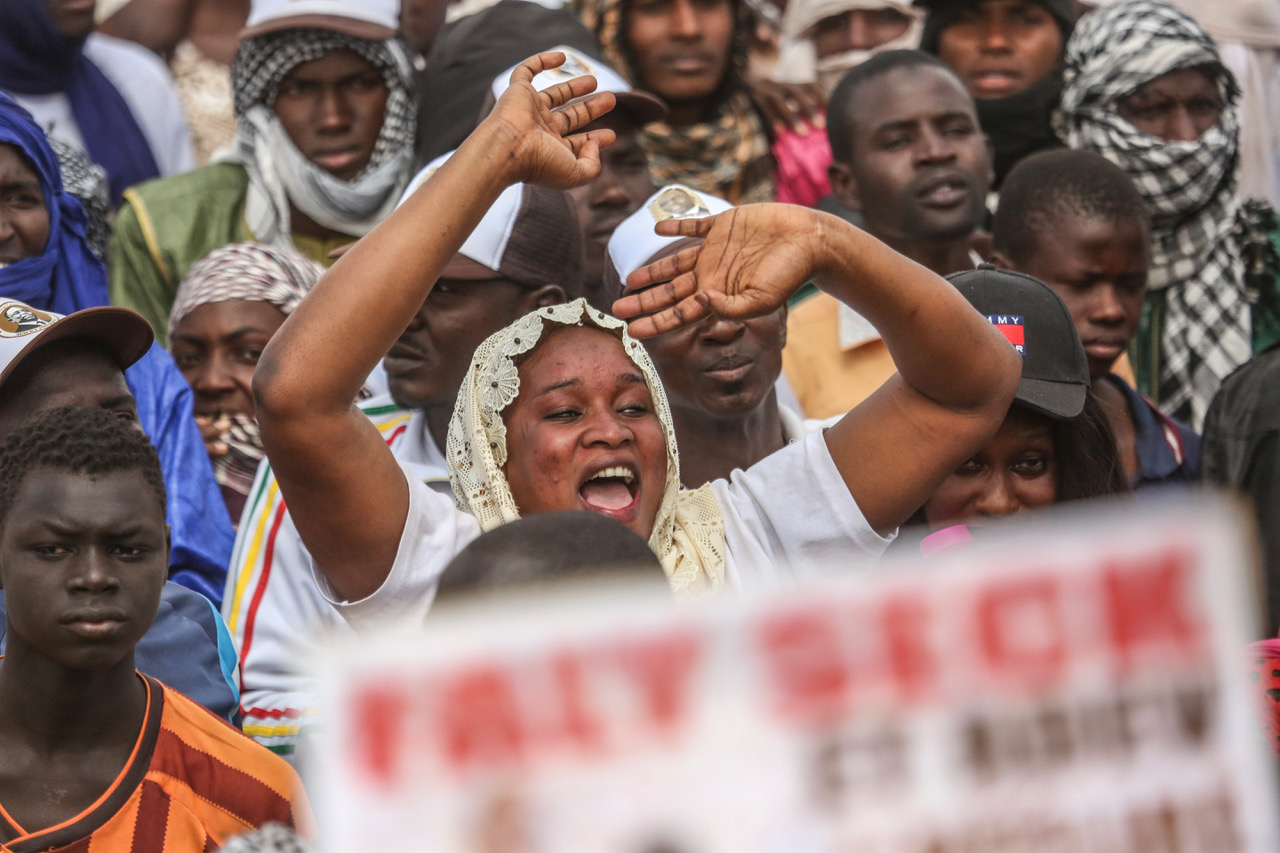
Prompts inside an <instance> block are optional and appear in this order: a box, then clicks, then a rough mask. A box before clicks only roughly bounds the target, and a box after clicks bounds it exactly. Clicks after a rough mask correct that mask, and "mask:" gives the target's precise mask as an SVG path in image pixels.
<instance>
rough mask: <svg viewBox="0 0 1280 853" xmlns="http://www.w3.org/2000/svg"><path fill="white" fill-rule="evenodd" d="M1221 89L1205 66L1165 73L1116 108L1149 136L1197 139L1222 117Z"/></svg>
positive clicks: (1124, 117) (1185, 140)
mask: <svg viewBox="0 0 1280 853" xmlns="http://www.w3.org/2000/svg"><path fill="white" fill-rule="evenodd" d="M1222 106H1223V105H1222V93H1221V92H1219V91H1218V84H1217V83H1215V82H1214V80H1213V77H1211V76H1210V74H1209V72H1208V71H1207V70H1206V69H1203V68H1183V69H1181V70H1179V71H1170V72H1169V73H1168V74H1162V75H1160V76H1159V77H1157V78H1155V79H1154V80H1152V81H1151V82H1149V83H1147V84H1146V85H1145V86H1141V87H1139V88H1138V90H1137V91H1135V92H1133V93H1131V94H1129V95H1126V96H1125V97H1124V98H1121V99H1120V101H1119V103H1117V104H1116V112H1118V113H1119V114H1120V117H1121V118H1123V119H1124V120H1125V121H1127V122H1129V123H1130V124H1132V125H1133V126H1134V127H1135V128H1137V129H1138V130H1139V131H1140V132H1142V133H1145V134H1147V135H1148V136H1157V137H1159V138H1161V139H1163V140H1165V141H1166V142H1195V141H1196V140H1197V139H1199V138H1200V137H1201V136H1202V135H1204V132H1205V131H1206V130H1208V129H1209V128H1211V127H1213V126H1214V125H1215V124H1217V123H1218V122H1219V121H1220V120H1221V119H1222Z"/></svg>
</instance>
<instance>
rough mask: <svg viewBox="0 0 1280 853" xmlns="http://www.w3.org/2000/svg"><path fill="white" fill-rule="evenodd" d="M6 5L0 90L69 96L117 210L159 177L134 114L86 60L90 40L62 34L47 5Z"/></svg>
mask: <svg viewBox="0 0 1280 853" xmlns="http://www.w3.org/2000/svg"><path fill="white" fill-rule="evenodd" d="M3 2H4V11H3V12H0V89H2V90H4V91H6V92H11V93H14V94H18V95H51V94H54V93H58V92H61V93H63V94H65V95H66V96H67V100H68V101H70V103H71V114H72V115H73V116H74V117H75V120H76V126H77V127H78V128H79V129H80V137H81V138H82V139H83V140H84V145H85V148H86V149H87V151H88V154H89V159H91V160H93V162H95V163H97V164H98V165H99V166H101V167H102V168H103V169H105V170H106V172H107V179H108V181H109V182H110V184H111V206H112V208H113V209H114V208H115V207H116V206H118V205H119V204H120V198H121V196H122V195H123V194H124V191H125V190H126V189H128V188H129V187H131V186H133V185H134V184H140V183H142V182H143V181H146V180H150V179H151V178H155V177H158V176H159V175H160V167H159V166H157V165H156V159H155V155H154V154H152V152H151V145H150V143H148V142H147V138H146V136H145V135H143V133H142V128H140V127H139V126H138V122H137V121H136V120H135V119H134V117H133V111H132V110H131V109H130V108H129V104H128V103H127V102H126V101H125V99H124V96H123V95H121V94H120V92H119V91H118V90H117V89H116V87H115V86H114V85H112V83H111V81H110V80H108V79H107V77H106V75H105V74H103V73H102V71H101V70H100V69H99V68H98V66H96V65H94V64H93V63H92V62H90V61H89V59H88V58H87V57H86V56H85V55H84V42H85V39H84V38H76V39H69V38H65V37H64V36H63V35H62V34H61V33H59V32H58V28H57V26H56V25H55V24H54V21H53V13H52V12H51V11H50V10H49V4H48V0H3Z"/></svg>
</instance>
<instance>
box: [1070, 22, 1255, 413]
mask: <svg viewBox="0 0 1280 853" xmlns="http://www.w3.org/2000/svg"><path fill="white" fill-rule="evenodd" d="M1187 68H1203V69H1206V70H1208V71H1209V73H1211V74H1212V75H1213V77H1214V78H1215V81H1216V82H1217V84H1218V87H1219V90H1220V92H1221V96H1222V102H1223V108H1222V117H1221V118H1220V119H1219V121H1218V124H1216V125H1215V126H1214V127H1212V128H1210V129H1209V130H1207V131H1206V132H1205V133H1204V134H1203V135H1202V136H1201V137H1200V139H1198V140H1196V141H1195V142H1167V141H1165V140H1164V139H1161V138H1158V137H1153V136H1148V135H1146V134H1144V133H1142V132H1140V131H1139V130H1138V129H1137V128H1135V127H1134V126H1133V125H1132V124H1130V123H1129V122H1128V121H1127V120H1125V119H1124V118H1121V116H1120V115H1119V113H1118V112H1117V105H1118V103H1119V102H1120V101H1122V100H1123V99H1124V98H1125V97H1126V96H1128V95H1130V94H1132V93H1133V92H1134V91H1135V90H1136V89H1138V88H1140V87H1141V86H1144V85H1145V84H1147V83H1149V82H1151V81H1152V80H1154V79H1155V78H1157V77H1160V76H1162V75H1164V74H1168V73H1170V72H1172V71H1178V70H1182V69H1187ZM1238 96H1239V89H1238V88H1237V86H1236V84H1235V80H1234V78H1232V76H1231V74H1230V72H1229V71H1227V70H1226V68H1225V67H1223V65H1222V61H1221V59H1220V57H1219V55H1218V51H1217V48H1216V47H1215V46H1214V44H1213V41H1212V40H1211V39H1210V38H1209V35H1208V34H1207V33H1205V31H1204V30H1203V29H1201V28H1200V26H1199V25H1198V24H1196V22H1195V21H1194V20H1192V19H1191V18H1190V17H1188V16H1187V15H1186V14H1185V13H1183V12H1181V11H1179V10H1178V9H1176V8H1174V7H1172V6H1170V5H1168V4H1167V3H1163V2H1159V0H1126V2H1122V3H1117V4H1115V5H1113V6H1108V7H1105V8H1102V9H1099V10H1098V11H1096V12H1094V13H1093V14H1091V15H1089V16H1088V17H1087V18H1085V19H1084V20H1082V21H1081V22H1080V24H1079V25H1078V26H1077V27H1076V30H1075V33H1074V34H1073V35H1072V37H1071V40H1070V42H1069V43H1068V45H1067V55H1066V68H1065V69H1064V71H1063V92H1062V101H1061V104H1060V105H1059V108H1058V112H1057V113H1056V114H1055V116H1054V127H1055V129H1056V130H1057V132H1058V135H1059V136H1060V137H1062V139H1063V140H1064V141H1066V143H1067V144H1068V145H1069V146H1070V147H1072V148H1082V149H1086V150H1090V151H1096V152H1098V153H1099V154H1101V155H1103V156H1104V157H1106V158H1107V159H1108V160H1110V161H1111V162H1113V163H1115V164H1116V165H1118V166H1119V167H1120V168H1121V169H1123V170H1124V171H1125V173H1126V174H1128V175H1129V177H1130V178H1132V179H1133V182H1134V183H1135V184H1136V185H1137V187H1138V190H1139V192H1141V193H1142V195H1143V198H1144V199H1145V200H1146V202H1147V206H1148V207H1149V208H1150V210H1151V215H1152V247H1151V249H1152V253H1151V255H1152V256H1151V276H1150V281H1149V286H1150V288H1151V289H1152V290H1164V291H1165V293H1164V298H1165V306H1166V315H1165V319H1164V324H1163V328H1161V329H1160V330H1159V334H1160V340H1159V352H1160V359H1159V361H1160V367H1159V376H1158V377H1156V379H1157V381H1158V386H1157V387H1154V388H1152V391H1153V395H1154V396H1155V397H1156V398H1157V402H1158V403H1159V405H1160V409H1161V410H1162V411H1164V412H1165V413H1167V414H1170V415H1172V416H1174V417H1178V418H1182V419H1184V420H1187V421H1189V422H1190V423H1191V424H1192V425H1193V426H1195V427H1196V428H1197V429H1199V428H1200V425H1201V424H1202V423H1203V421H1204V414H1205V411H1206V409H1207V408H1208V405H1209V402H1210V401H1211V400H1212V399H1213V395H1214V393H1216V391H1217V389H1218V386H1219V385H1220V384H1221V383H1222V380H1223V379H1225V378H1226V376H1227V374H1229V373H1230V372H1231V371H1232V370H1234V369H1235V368H1236V367H1237V366H1239V365H1240V364H1243V363H1244V362H1245V361H1246V360H1248V358H1249V357H1250V355H1251V354H1252V347H1251V341H1250V319H1249V303H1248V301H1247V299H1246V294H1245V287H1244V266H1243V264H1242V262H1241V259H1240V252H1239V249H1238V248H1237V246H1236V243H1235V241H1234V240H1233V239H1231V236H1230V232H1231V229H1232V226H1233V225H1234V224H1235V221H1236V216H1237V214H1238V212H1239V209H1240V202H1239V199H1238V198H1237V196H1236V186H1237V183H1238V180H1239V170H1240V149H1239V125H1238V123H1237V117H1236V108H1235V102H1236V100H1237V98H1238Z"/></svg>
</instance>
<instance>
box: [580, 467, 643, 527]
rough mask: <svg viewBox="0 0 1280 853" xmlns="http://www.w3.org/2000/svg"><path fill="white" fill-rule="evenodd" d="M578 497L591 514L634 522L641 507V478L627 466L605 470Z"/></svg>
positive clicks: (583, 487)
mask: <svg viewBox="0 0 1280 853" xmlns="http://www.w3.org/2000/svg"><path fill="white" fill-rule="evenodd" d="M578 497H580V498H582V502H583V504H585V505H586V508H587V509H588V510H590V511H591V512H597V513H600V514H601V515H607V516H608V517H609V518H612V519H615V520H617V521H621V522H624V523H625V522H628V521H631V520H632V519H633V518H634V517H635V515H636V512H637V511H638V509H639V506H640V476H639V475H638V474H637V473H636V471H635V469H634V468H631V467H630V466H627V465H614V466H611V467H608V468H603V469H601V470H600V471H597V472H596V473H595V474H593V475H592V476H591V477H589V478H588V479H587V481H586V482H585V483H583V484H582V486H581V487H580V488H579V489H578Z"/></svg>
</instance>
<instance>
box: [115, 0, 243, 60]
mask: <svg viewBox="0 0 1280 853" xmlns="http://www.w3.org/2000/svg"><path fill="white" fill-rule="evenodd" d="M248 18H249V0H129V2H128V3H126V4H125V5H123V6H121V7H120V8H119V9H118V10H117V11H116V12H115V13H114V14H112V16H111V17H110V18H108V19H107V20H105V21H103V22H102V24H101V26H99V29H100V30H101V31H102V32H104V33H106V34H107V35H112V36H115V37H116V38H122V39H128V40H129V41H132V42H137V43H138V44H140V45H142V46H143V47H145V48H148V49H149V50H152V51H155V52H156V53H159V54H161V55H163V56H169V55H171V54H172V53H173V50H174V48H176V47H177V46H178V44H179V43H180V42H182V40H183V39H190V40H191V42H192V43H193V44H194V45H195V46H196V47H197V48H198V49H199V50H200V52H201V53H202V54H204V55H205V56H207V57H208V58H209V59H212V60H213V61H214V62H217V63H218V64H219V65H230V64H231V60H232V58H233V57H234V56H235V53H236V46H237V45H238V44H239V43H240V31H241V30H243V29H244V23H245V21H246V20H248Z"/></svg>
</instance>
